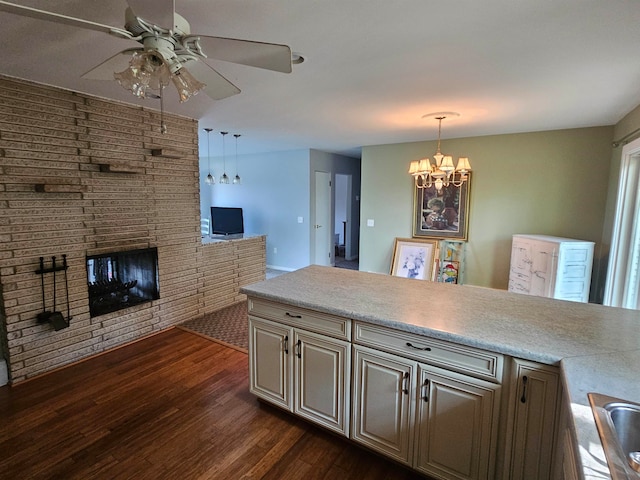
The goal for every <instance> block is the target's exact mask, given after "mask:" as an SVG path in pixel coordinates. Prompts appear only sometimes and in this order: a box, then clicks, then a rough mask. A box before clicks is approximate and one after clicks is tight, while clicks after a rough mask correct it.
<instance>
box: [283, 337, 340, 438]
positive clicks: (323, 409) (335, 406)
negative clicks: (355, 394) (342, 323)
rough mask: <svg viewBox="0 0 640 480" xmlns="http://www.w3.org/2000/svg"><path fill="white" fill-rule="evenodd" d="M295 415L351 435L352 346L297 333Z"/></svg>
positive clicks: (325, 338)
mask: <svg viewBox="0 0 640 480" xmlns="http://www.w3.org/2000/svg"><path fill="white" fill-rule="evenodd" d="M294 335H295V344H294V346H293V353H294V357H295V358H294V360H293V361H294V372H295V373H294V385H295V387H294V388H295V395H294V397H295V400H294V407H293V411H294V413H296V414H298V415H300V416H302V417H305V418H308V419H309V420H312V421H313V422H316V423H319V424H321V425H323V426H325V427H327V428H329V429H331V430H334V431H336V432H338V433H341V434H343V435H345V436H348V435H349V415H348V408H349V403H348V398H349V392H350V385H349V382H348V380H347V373H348V372H350V367H351V364H350V358H351V351H350V344H349V343H347V342H344V341H341V340H335V339H332V338H329V337H325V336H323V335H318V334H315V333H311V332H306V331H303V330H295V331H294Z"/></svg>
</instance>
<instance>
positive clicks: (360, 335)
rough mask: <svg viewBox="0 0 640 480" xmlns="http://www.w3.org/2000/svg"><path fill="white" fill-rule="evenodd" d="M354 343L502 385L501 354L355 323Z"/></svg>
mask: <svg viewBox="0 0 640 480" xmlns="http://www.w3.org/2000/svg"><path fill="white" fill-rule="evenodd" d="M353 336H354V342H356V343H360V344H362V345H368V346H371V347H374V348H377V349H379V350H385V351H387V352H390V353H397V354H400V355H402V356H403V357H408V358H413V359H415V360H418V361H420V362H425V363H428V364H431V365H437V366H441V367H444V368H446V369H449V370H455V371H458V372H461V373H465V374H469V375H473V376H475V377H479V378H485V379H488V380H492V381H494V382H498V383H501V382H502V370H503V365H504V358H503V357H502V355H499V354H497V353H491V352H485V351H483V350H476V349H474V348H470V347H464V346H460V345H456V344H453V343H448V342H444V341H442V340H435V339H433V338H428V337H424V336H421V335H416V334H412V333H408V332H401V331H399V330H394V329H391V328H386V327H381V326H379V325H371V324H368V323H361V322H354V333H353Z"/></svg>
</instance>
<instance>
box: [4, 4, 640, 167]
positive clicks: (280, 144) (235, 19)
mask: <svg viewBox="0 0 640 480" xmlns="http://www.w3.org/2000/svg"><path fill="white" fill-rule="evenodd" d="M15 3H19V4H21V5H28V6H33V7H37V8H41V9H45V10H50V11H55V12H57V13H62V14H66V15H72V16H77V17H80V18H83V19H87V20H92V21H95V22H99V23H104V24H109V25H113V26H117V27H121V26H122V25H123V23H124V10H125V8H126V1H125V0H105V1H101V2H97V1H87V0H85V1H81V0H57V1H43V0H15ZM175 4H176V11H177V12H178V13H180V14H181V15H183V16H184V17H185V18H186V19H187V20H188V21H189V22H190V23H191V31H192V33H201V34H205V35H216V36H223V37H233V38H242V39H248V40H258V41H264V42H273V43H283V44H287V45H289V46H290V47H291V49H292V50H293V51H295V52H299V53H301V54H302V55H303V56H304V57H305V59H306V61H305V62H304V63H302V64H300V65H294V71H293V73H291V74H282V73H276V72H271V71H267V70H261V69H256V68H252V67H247V66H241V65H235V64H231V63H227V62H222V61H215V60H214V61H211V62H210V64H211V65H212V66H214V67H215V68H216V69H217V70H218V71H219V72H220V73H222V74H223V75H224V76H225V77H227V78H228V79H229V80H231V81H232V82H233V83H235V84H236V85H237V86H238V87H239V88H240V89H241V90H242V93H240V94H239V95H236V96H233V97H230V98H227V99H224V100H220V101H213V100H210V99H209V98H208V97H206V96H204V95H202V94H201V95H198V96H196V97H194V98H193V99H191V100H189V101H188V102H187V103H185V104H183V105H180V104H179V103H178V102H177V101H176V100H175V99H174V96H173V95H172V93H173V92H171V91H169V95H168V96H169V97H170V98H168V100H167V101H166V102H165V103H166V108H167V110H169V111H171V112H174V113H178V114H181V115H185V116H189V117H192V118H196V119H199V120H200V127H201V128H205V127H211V128H213V129H214V130H215V131H219V130H228V131H229V132H231V133H239V134H242V137H241V138H240V141H239V153H240V154H243V153H255V152H267V151H282V150H292V149H306V148H316V149H320V150H325V151H330V152H338V153H344V154H348V155H357V154H358V152H359V147H361V146H363V145H377V144H386V143H401V142H410V141H420V140H428V139H433V138H435V137H436V135H437V121H435V120H432V119H429V120H425V119H423V118H422V116H423V115H424V114H426V113H430V112H438V111H456V112H459V113H460V117H459V118H457V119H453V120H450V121H449V120H445V122H444V123H443V139H446V138H454V137H467V136H477V135H491V134H500V133H515V132H528V131H540V130H554V129H563V128H573V127H587V126H598V125H611V124H615V123H616V122H618V121H619V120H620V119H621V118H622V117H623V116H624V115H625V114H626V113H628V112H629V111H630V110H631V109H632V108H634V107H635V106H636V105H638V104H640V1H636V0H395V1H393V0H243V1H239V0H175ZM0 26H1V27H0V45H1V46H2V47H1V48H2V55H1V57H0V73H3V74H7V75H12V76H16V77H20V78H27V79H31V80H34V81H38V82H43V83H47V84H51V85H56V86H60V87H64V88H68V89H72V90H75V91H79V92H86V93H90V94H95V95H99V96H102V97H107V98H112V99H116V100H121V101H126V102H130V103H139V104H142V105H145V106H148V107H151V108H159V102H158V101H157V100H150V99H147V100H144V101H137V100H136V99H135V98H134V97H133V96H132V95H130V94H129V93H127V92H126V91H124V90H123V89H122V88H121V87H120V86H119V85H118V84H117V83H116V82H115V81H113V82H112V81H96V80H83V79H81V78H80V75H82V74H83V73H85V72H86V71H88V70H90V69H91V68H92V67H94V66H96V65H97V64H99V63H100V62H101V61H103V60H104V59H106V58H107V57H110V56H112V55H114V54H115V53H117V52H119V51H120V50H123V49H124V48H127V47H130V46H132V42H131V41H128V40H122V39H118V38H115V37H111V36H109V35H105V34H102V33H98V32H94V31H90V30H84V29H79V28H75V27H71V26H64V25H58V24H53V23H50V22H45V21H41V20H32V19H26V18H23V17H18V16H15V15H12V14H7V13H0ZM133 45H137V44H133ZM170 88H173V87H170ZM176 96H177V95H176ZM218 137H219V136H218ZM218 137H216V140H218V141H217V142H213V141H212V142H211V153H212V155H213V154H217V153H218V152H219V150H220V148H221V147H219V145H218V144H219V143H220V142H219V138H218ZM212 138H213V137H212ZM201 143H204V142H201ZM214 144H215V145H214Z"/></svg>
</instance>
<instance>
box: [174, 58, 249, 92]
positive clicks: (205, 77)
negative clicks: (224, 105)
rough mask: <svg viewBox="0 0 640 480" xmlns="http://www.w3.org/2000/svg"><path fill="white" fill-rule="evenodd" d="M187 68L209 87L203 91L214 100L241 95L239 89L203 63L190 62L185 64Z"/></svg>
mask: <svg viewBox="0 0 640 480" xmlns="http://www.w3.org/2000/svg"><path fill="white" fill-rule="evenodd" d="M185 67H187V68H188V69H189V72H190V73H192V74H193V76H194V77H196V78H197V79H198V80H199V81H201V82H202V83H204V84H206V85H207V86H206V87H204V90H203V91H204V92H205V93H206V94H207V95H208V96H209V97H211V98H212V99H214V100H222V99H223V98H227V97H231V96H233V95H237V94H238V93H240V89H239V88H238V87H236V86H235V85H234V84H233V83H231V82H230V81H229V80H227V79H226V78H224V77H223V76H222V75H220V74H219V73H218V72H216V71H215V70H214V69H213V68H212V67H211V66H209V65H207V64H206V63H204V62H203V61H190V62H187V63H185Z"/></svg>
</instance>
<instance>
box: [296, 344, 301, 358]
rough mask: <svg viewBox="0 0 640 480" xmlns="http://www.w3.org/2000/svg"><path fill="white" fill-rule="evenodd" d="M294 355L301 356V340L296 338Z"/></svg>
mask: <svg viewBox="0 0 640 480" xmlns="http://www.w3.org/2000/svg"><path fill="white" fill-rule="evenodd" d="M296 357H298V358H302V340H298V343H296Z"/></svg>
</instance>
